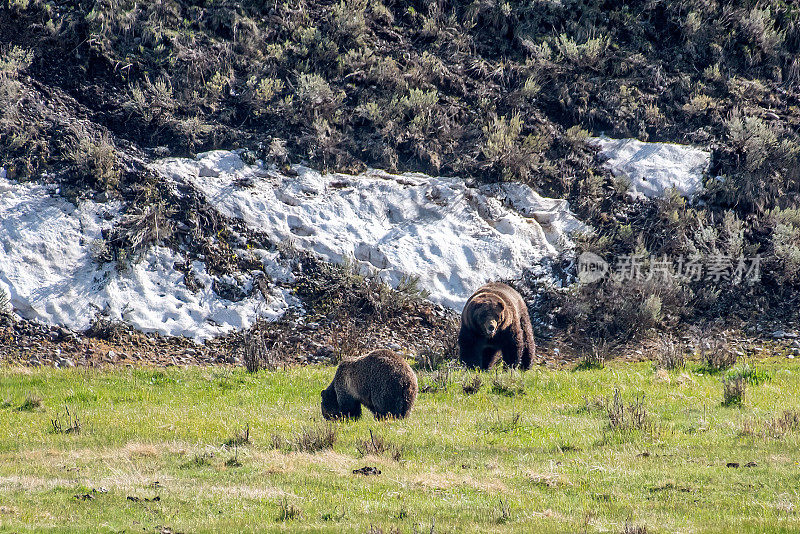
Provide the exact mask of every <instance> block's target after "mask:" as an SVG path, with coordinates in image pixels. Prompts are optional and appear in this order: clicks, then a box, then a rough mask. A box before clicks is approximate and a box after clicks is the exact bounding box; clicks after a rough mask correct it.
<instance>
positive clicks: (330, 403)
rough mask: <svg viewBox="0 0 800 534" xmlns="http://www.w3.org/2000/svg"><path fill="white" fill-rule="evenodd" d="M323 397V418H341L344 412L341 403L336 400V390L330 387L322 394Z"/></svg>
mask: <svg viewBox="0 0 800 534" xmlns="http://www.w3.org/2000/svg"><path fill="white" fill-rule="evenodd" d="M320 395H321V397H322V403H321V407H322V417H324V418H325V419H336V418H338V417H341V415H342V410H341V409H340V408H339V401H338V400H337V398H336V390H335V389H334V388H333V387H328V388H326V389H323V390H322V393H320Z"/></svg>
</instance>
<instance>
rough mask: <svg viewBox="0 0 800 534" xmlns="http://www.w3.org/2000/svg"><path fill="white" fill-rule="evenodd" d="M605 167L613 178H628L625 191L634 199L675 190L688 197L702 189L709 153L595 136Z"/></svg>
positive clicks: (593, 140)
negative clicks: (627, 186)
mask: <svg viewBox="0 0 800 534" xmlns="http://www.w3.org/2000/svg"><path fill="white" fill-rule="evenodd" d="M591 142H592V143H594V144H595V145H597V146H598V147H600V155H601V156H603V157H605V158H608V161H606V163H605V164H604V166H605V167H606V168H608V169H609V170H610V171H611V172H612V173H613V174H614V176H623V177H627V178H628V179H630V182H631V183H630V187H629V188H628V191H629V192H630V193H631V194H632V195H634V196H636V197H647V198H658V197H663V196H664V195H665V194H666V192H667V190H669V189H670V188H675V189H676V190H677V191H678V192H679V193H680V194H681V195H683V196H685V197H689V198H691V197H692V196H694V195H695V194H697V193H699V192H700V191H701V190H702V189H703V175H704V174H705V172H706V171H707V170H708V165H709V163H710V161H711V153H710V152H708V151H705V150H702V149H700V148H697V147H693V146H689V145H678V144H674V143H645V142H642V141H638V140H636V139H609V138H607V137H596V138H593V139H592V140H591Z"/></svg>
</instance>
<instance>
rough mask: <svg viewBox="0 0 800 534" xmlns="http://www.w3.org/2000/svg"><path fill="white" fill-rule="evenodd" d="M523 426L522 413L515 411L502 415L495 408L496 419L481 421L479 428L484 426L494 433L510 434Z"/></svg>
mask: <svg viewBox="0 0 800 534" xmlns="http://www.w3.org/2000/svg"><path fill="white" fill-rule="evenodd" d="M521 426H522V414H521V413H520V412H517V411H513V412H511V413H509V414H508V415H500V412H499V411H497V410H495V417H494V419H492V420H490V421H488V422H486V423H479V424H478V427H479V428H484V429H485V430H486V431H488V432H491V433H494V434H508V433H511V432H514V431H515V430H517V429H518V428H520V427H521Z"/></svg>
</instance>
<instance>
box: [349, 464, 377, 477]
mask: <svg viewBox="0 0 800 534" xmlns="http://www.w3.org/2000/svg"><path fill="white" fill-rule="evenodd" d="M353 474H354V475H364V476H370V475H376V476H377V475H380V474H381V470H380V469H378V468H377V467H372V466H369V465H365V466H364V467H362V468H361V469H353Z"/></svg>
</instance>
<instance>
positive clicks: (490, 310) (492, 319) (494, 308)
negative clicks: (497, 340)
mask: <svg viewBox="0 0 800 534" xmlns="http://www.w3.org/2000/svg"><path fill="white" fill-rule="evenodd" d="M504 311H505V306H503V302H502V301H501V300H499V299H496V298H481V299H477V300H476V301H475V302H474V303H473V308H472V322H473V324H474V325H475V327H476V328H477V329H478V330H479V331H480V333H481V334H483V335H484V336H486V337H487V338H493V337H494V335H495V334H496V333H497V330H498V329H500V328H501V327H502V326H503V312H504Z"/></svg>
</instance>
